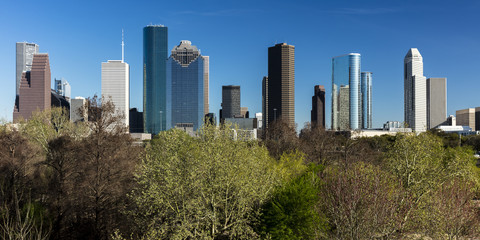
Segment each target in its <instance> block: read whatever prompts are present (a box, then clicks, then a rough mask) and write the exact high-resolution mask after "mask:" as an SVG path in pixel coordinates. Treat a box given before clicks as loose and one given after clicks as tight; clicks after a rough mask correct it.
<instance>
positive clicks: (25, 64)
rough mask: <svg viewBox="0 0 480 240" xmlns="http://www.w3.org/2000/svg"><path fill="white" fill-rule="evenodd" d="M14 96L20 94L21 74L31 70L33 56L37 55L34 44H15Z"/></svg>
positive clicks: (36, 47) (36, 46)
mask: <svg viewBox="0 0 480 240" xmlns="http://www.w3.org/2000/svg"><path fill="white" fill-rule="evenodd" d="M16 48H17V49H16V52H17V54H16V58H17V59H16V60H17V67H16V73H17V74H16V88H15V89H16V90H15V92H16V95H17V96H18V95H19V94H20V81H21V80H22V73H23V72H26V71H30V69H32V62H33V55H34V54H37V53H38V45H37V44H35V43H26V42H17V44H16Z"/></svg>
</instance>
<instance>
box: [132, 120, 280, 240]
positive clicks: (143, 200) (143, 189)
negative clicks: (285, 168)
mask: <svg viewBox="0 0 480 240" xmlns="http://www.w3.org/2000/svg"><path fill="white" fill-rule="evenodd" d="M233 137H234V133H233V131H232V130H231V129H229V128H224V129H217V128H215V127H214V126H211V127H205V128H203V129H201V130H200V131H199V132H198V138H192V137H190V136H189V135H188V134H186V133H184V132H182V131H180V130H175V129H173V130H169V131H166V132H161V133H160V134H159V135H158V136H157V137H156V138H155V139H153V140H152V142H151V145H150V146H149V147H148V148H147V155H146V158H145V160H144V161H143V162H142V164H141V166H140V168H139V171H138V174H137V176H136V180H137V183H138V188H137V189H135V191H134V192H133V193H132V195H131V196H132V199H133V200H134V201H135V202H136V204H137V208H136V210H135V212H134V216H135V218H136V219H137V221H138V224H139V226H141V227H142V229H141V231H142V232H143V233H144V234H145V235H146V236H147V235H148V236H150V237H151V238H162V239H232V238H234V239H253V238H257V237H258V236H257V234H256V233H255V232H254V230H253V227H252V224H253V222H254V220H255V219H256V217H257V215H258V213H259V209H260V206H261V205H262V204H263V203H264V202H265V201H266V200H267V197H268V196H269V195H270V193H271V191H273V189H274V187H275V186H276V185H277V184H278V182H279V179H278V177H277V175H278V174H276V173H275V172H274V171H273V169H274V168H273V165H274V162H273V160H272V159H271V158H270V156H269V154H268V151H267V150H266V149H265V148H264V147H261V146H259V145H258V144H257V143H256V142H253V141H235V140H233Z"/></svg>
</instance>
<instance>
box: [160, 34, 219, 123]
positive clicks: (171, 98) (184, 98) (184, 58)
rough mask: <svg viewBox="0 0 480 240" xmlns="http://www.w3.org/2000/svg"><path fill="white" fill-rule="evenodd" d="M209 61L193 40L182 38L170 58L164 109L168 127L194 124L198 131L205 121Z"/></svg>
mask: <svg viewBox="0 0 480 240" xmlns="http://www.w3.org/2000/svg"><path fill="white" fill-rule="evenodd" d="M208 61H209V58H208V57H203V56H202V55H201V54H200V50H198V49H197V47H196V46H194V45H192V43H191V42H190V41H186V40H182V41H181V42H180V44H179V45H178V46H176V47H175V48H173V50H172V54H171V55H170V57H169V58H168V61H167V108H166V112H163V113H164V115H166V120H167V121H166V124H167V125H166V128H167V129H169V128H175V127H178V126H181V128H182V127H184V126H186V125H188V126H190V125H191V126H192V127H193V131H195V130H197V129H198V128H199V127H200V126H201V125H202V124H203V120H204V117H205V115H206V114H208V99H207V101H205V96H206V95H207V96H208V87H206V86H208V81H209V79H208V74H205V68H206V66H207V67H208ZM161 113H162V112H161ZM162 117H163V116H162ZM161 127H162V128H163V126H161Z"/></svg>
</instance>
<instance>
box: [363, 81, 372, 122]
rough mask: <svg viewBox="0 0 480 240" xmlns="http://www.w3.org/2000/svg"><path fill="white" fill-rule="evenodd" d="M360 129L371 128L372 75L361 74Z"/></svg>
mask: <svg viewBox="0 0 480 240" xmlns="http://www.w3.org/2000/svg"><path fill="white" fill-rule="evenodd" d="M361 80H362V81H361V82H362V113H363V114H362V128H365V129H367V128H372V73H371V72H362V79H361Z"/></svg>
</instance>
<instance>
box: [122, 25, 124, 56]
mask: <svg viewBox="0 0 480 240" xmlns="http://www.w3.org/2000/svg"><path fill="white" fill-rule="evenodd" d="M124 59H125V43H124V42H123V28H122V62H123V60H124Z"/></svg>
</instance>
